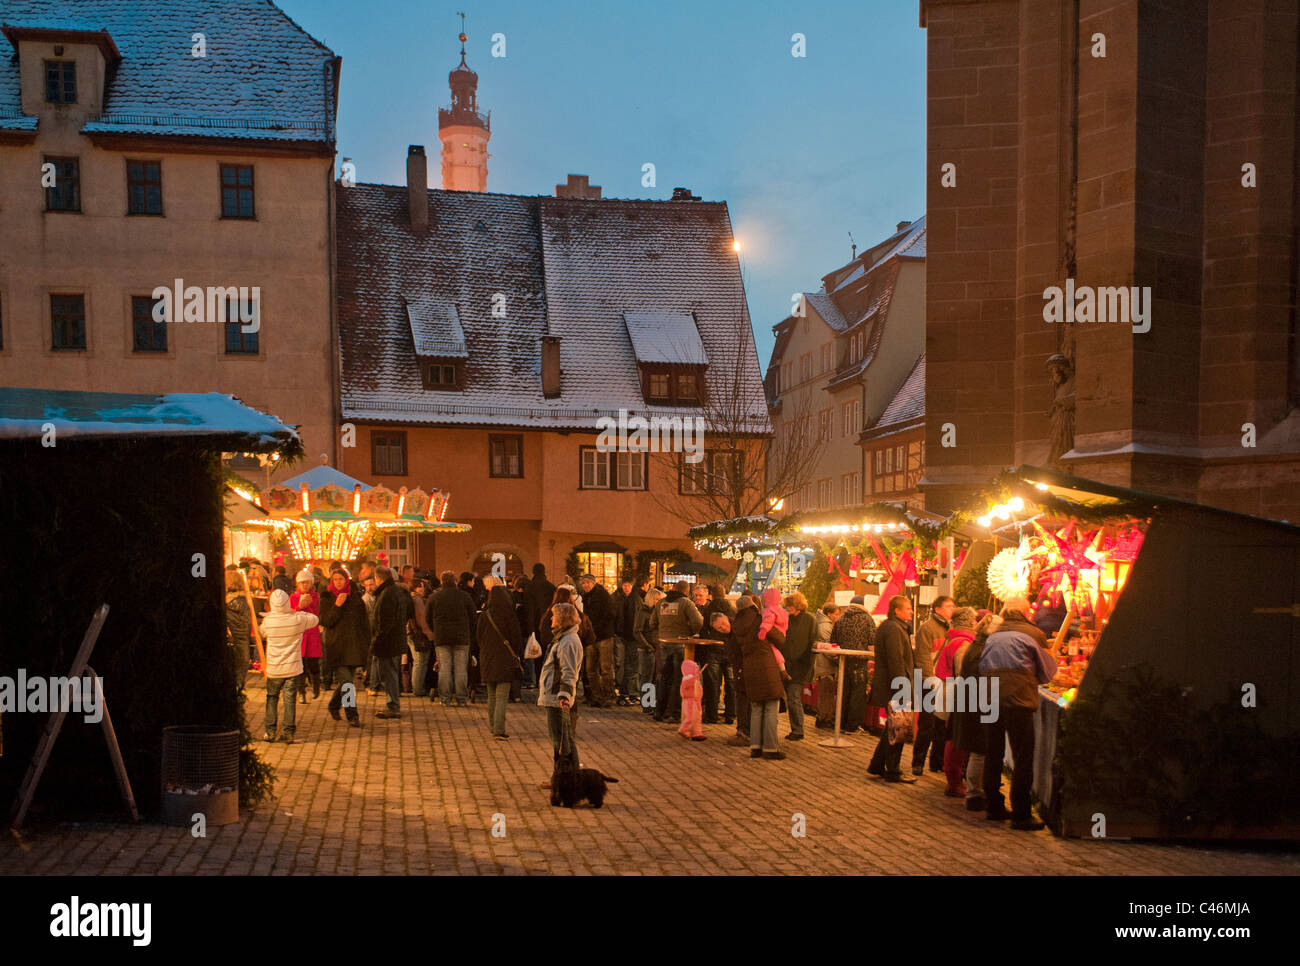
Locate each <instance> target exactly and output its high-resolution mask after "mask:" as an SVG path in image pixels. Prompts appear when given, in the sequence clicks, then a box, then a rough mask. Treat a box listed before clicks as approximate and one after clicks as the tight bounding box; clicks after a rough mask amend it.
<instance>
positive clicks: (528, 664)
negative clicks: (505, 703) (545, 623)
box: [510, 574, 537, 704]
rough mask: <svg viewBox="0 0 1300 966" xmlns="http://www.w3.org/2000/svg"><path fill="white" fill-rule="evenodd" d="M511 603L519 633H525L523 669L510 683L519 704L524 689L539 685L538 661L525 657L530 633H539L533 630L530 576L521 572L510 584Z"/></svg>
mask: <svg viewBox="0 0 1300 966" xmlns="http://www.w3.org/2000/svg"><path fill="white" fill-rule="evenodd" d="M510 603H511V604H513V605H514V608H515V619H516V620H517V621H519V633H520V634H522V635H523V639H524V647H521V648H520V649H519V656H520V659H521V661H522V663H523V670H522V671H521V672H520V675H519V677H517V678H515V682H514V684H512V685H510V703H511V704H518V703H519V702H520V701H522V700H523V689H524V688H532V687H536V685H537V668H536V662H535V661H534V660H533V659H532V658H525V657H524V656H523V654H524V648H526V647H527V645H528V635H529V634H535V633H537V632H536V631H535V630H533V628H534V627H536V624H535V623H534V621H533V620H532V619H531V617H530V614H531V611H532V604H531V603H530V602H529V600H528V578H527V577H525V576H523V574H520V575H519V576H518V577H516V578H515V580H514V583H513V584H512V585H511V586H510Z"/></svg>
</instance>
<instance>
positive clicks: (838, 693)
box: [813, 645, 876, 748]
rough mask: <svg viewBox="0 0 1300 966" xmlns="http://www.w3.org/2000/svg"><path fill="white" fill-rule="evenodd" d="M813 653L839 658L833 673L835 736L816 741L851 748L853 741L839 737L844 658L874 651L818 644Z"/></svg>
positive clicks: (835, 746)
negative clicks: (850, 649) (835, 672)
mask: <svg viewBox="0 0 1300 966" xmlns="http://www.w3.org/2000/svg"><path fill="white" fill-rule="evenodd" d="M813 653H814V654H825V655H826V656H827V657H837V658H839V659H840V666H839V669H838V673H837V674H836V675H835V737H834V738H827V739H826V740H825V741H819V742H817V743H818V744H819V745H821V746H822V747H823V748H851V747H853V742H851V741H849V739H848V738H841V737H840V709H841V708H842V706H843V704H844V659H845V658H846V657H868V658H869V657H875V656H876V652H875V651H849V650H845V649H844V648H842V647H826V646H825V645H818V646H816V647H814V648H813Z"/></svg>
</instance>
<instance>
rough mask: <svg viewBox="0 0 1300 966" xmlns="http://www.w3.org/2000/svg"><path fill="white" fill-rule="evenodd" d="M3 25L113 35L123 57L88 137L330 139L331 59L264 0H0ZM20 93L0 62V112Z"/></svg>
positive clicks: (17, 108) (7, 65) (14, 107)
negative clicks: (199, 38) (197, 39)
mask: <svg viewBox="0 0 1300 966" xmlns="http://www.w3.org/2000/svg"><path fill="white" fill-rule="evenodd" d="M52 12H55V13H57V14H59V15H60V16H59V17H57V18H52V17H51V13H52ZM0 23H3V24H4V25H5V26H7V27H15V28H28V29H33V28H35V29H56V30H69V31H74V30H75V31H97V32H98V31H104V32H107V33H108V34H109V36H110V37H111V38H112V41H113V43H115V44H116V46H117V48H118V50H119V51H120V52H121V55H122V59H121V61H120V62H118V63H117V64H116V66H115V67H113V68H112V69H111V70H110V71H109V73H108V76H107V82H106V88H105V91H104V100H103V110H104V114H103V115H102V116H100V117H97V118H92V119H91V120H90V122H89V123H87V124H86V126H85V127H84V128H83V130H85V131H86V132H87V133H121V134H150V135H168V136H176V135H188V136H194V137H208V138H239V139H241V140H258V139H263V140H264V139H274V140H277V141H298V142H308V143H311V142H324V143H332V142H333V139H334V133H333V132H334V90H335V85H336V83H337V77H335V76H334V71H335V66H334V63H333V62H334V60H335V56H334V53H333V51H331V50H330V49H329V48H328V47H326V46H325V45H324V44H322V43H320V42H319V41H317V40H315V39H313V38H312V37H310V36H309V35H308V34H307V33H305V32H304V31H303V30H302V28H301V27H299V26H298V25H297V24H296V23H294V22H293V20H291V19H290V18H289V17H288V15H287V14H285V13H284V12H283V11H282V10H280V8H279V7H277V6H275V4H273V3H271V2H270V0H223V2H221V3H215V2H213V0H168V2H166V3H151V2H145V0H58V2H57V3H55V2H52V0H0ZM194 33H202V34H203V35H204V37H205V42H206V48H207V49H206V56H203V57H195V56H193V55H192V53H191V50H192V47H193V41H192V39H191V37H192V35H193V34H194ZM20 94H21V88H20V81H19V58H18V57H16V56H13V57H9V56H0V116H5V115H7V114H9V113H12V112H16V113H15V116H21V100H20ZM0 126H4V127H6V128H9V127H10V125H8V124H3V125H0ZM10 129H12V128H10Z"/></svg>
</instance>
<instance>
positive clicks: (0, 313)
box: [0, 299, 5, 349]
mask: <svg viewBox="0 0 1300 966" xmlns="http://www.w3.org/2000/svg"><path fill="white" fill-rule="evenodd" d="M4 347H5V324H4V299H0V349H3V348H4Z"/></svg>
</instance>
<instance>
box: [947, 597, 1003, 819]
mask: <svg viewBox="0 0 1300 966" xmlns="http://www.w3.org/2000/svg"><path fill="white" fill-rule="evenodd" d="M1001 623H1002V618H1001V617H999V616H998V615H997V614H986V615H984V617H983V618H981V620H980V622H979V623H978V624H976V625H975V637H974V639H973V640H972V641H971V642H970V643H969V644H965V645H963V646H962V647H960V648H958V650H957V653H956V654H955V655H954V656H953V666H954V668H955V669H956V674H957V679H958V681H959V682H962V681H967V680H970V679H971V678H974V679H975V683H976V689H977V690H976V694H979V693H980V689H981V687H983V688H987V685H985V684H983V683H982V682H981V681H980V657H981V656H983V654H984V643H985V641H987V640H988V636H989V635H990V634H992V633H993V632H994V631H995V630H996V629H997V627H998V625H999V624H1001ZM963 690H965V688H963ZM968 693H969V692H968ZM985 693H988V692H987V691H986V692H985ZM951 724H952V740H953V742H954V743H955V744H956V745H957V747H958V748H959V749H960V750H961V751H964V752H966V753H967V758H966V810H967V811H968V812H982V811H984V809H985V807H986V805H987V803H986V801H985V799H984V750H985V747H986V746H985V743H984V739H985V733H984V723H983V722H982V721H980V712H979V709H978V708H969V709H967V710H964V711H954V712H953V713H952V721H951Z"/></svg>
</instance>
